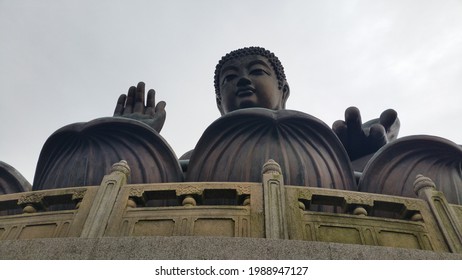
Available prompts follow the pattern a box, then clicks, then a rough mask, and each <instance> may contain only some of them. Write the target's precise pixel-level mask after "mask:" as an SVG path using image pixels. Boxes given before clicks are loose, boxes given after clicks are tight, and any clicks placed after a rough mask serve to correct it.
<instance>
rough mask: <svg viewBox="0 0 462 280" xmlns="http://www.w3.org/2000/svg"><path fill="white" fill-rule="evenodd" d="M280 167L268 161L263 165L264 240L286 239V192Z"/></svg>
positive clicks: (272, 161)
mask: <svg viewBox="0 0 462 280" xmlns="http://www.w3.org/2000/svg"><path fill="white" fill-rule="evenodd" d="M281 173H282V172H281V167H280V166H279V164H278V163H277V162H275V161H274V160H272V159H270V160H268V161H267V162H266V163H265V164H264V165H263V170H262V181H263V199H264V209H265V233H266V238H274V239H288V238H289V237H288V231H287V219H286V192H285V188H284V179H283V176H282V174H281Z"/></svg>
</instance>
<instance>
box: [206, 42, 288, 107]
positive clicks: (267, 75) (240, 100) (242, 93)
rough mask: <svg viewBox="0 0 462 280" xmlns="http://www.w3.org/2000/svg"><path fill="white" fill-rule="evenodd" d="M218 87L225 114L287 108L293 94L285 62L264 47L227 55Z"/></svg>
mask: <svg viewBox="0 0 462 280" xmlns="http://www.w3.org/2000/svg"><path fill="white" fill-rule="evenodd" d="M214 84H215V94H216V101H217V106H218V109H219V110H220V113H221V114H222V115H224V114H227V113H229V112H232V111H235V110H238V109H243V108H252V107H260V108H267V109H272V110H281V109H285V106H286V101H287V98H288V97H289V93H290V89H289V85H288V83H287V81H286V76H285V74H284V67H283V66H282V64H281V62H280V61H279V59H278V58H277V57H276V56H275V55H274V54H273V53H272V52H270V51H268V50H266V49H264V48H260V47H248V48H242V49H238V50H235V51H232V52H230V53H228V54H226V55H225V56H223V57H222V58H221V60H220V61H219V62H218V64H217V66H216V68H215V77H214Z"/></svg>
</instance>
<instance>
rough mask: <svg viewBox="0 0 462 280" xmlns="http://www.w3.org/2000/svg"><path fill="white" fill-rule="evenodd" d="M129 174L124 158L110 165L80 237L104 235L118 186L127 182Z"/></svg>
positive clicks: (117, 192) (118, 189)
mask: <svg viewBox="0 0 462 280" xmlns="http://www.w3.org/2000/svg"><path fill="white" fill-rule="evenodd" d="M129 175H130V167H129V166H128V164H127V162H126V161H125V160H122V161H120V162H118V163H115V164H114V165H113V166H112V169H111V173H110V174H109V175H106V176H104V178H103V181H102V182H101V185H100V186H99V187H98V192H97V193H96V195H95V200H94V202H93V205H92V207H91V209H90V212H89V213H88V218H87V220H86V221H85V225H84V227H83V229H82V234H81V236H80V237H84V238H91V237H102V236H103V235H104V231H105V230H106V226H107V223H108V220H109V216H110V215H111V212H112V209H113V207H114V203H115V201H116V199H117V195H118V194H119V191H120V188H121V187H122V186H123V185H125V184H126V183H127V179H128V176H129Z"/></svg>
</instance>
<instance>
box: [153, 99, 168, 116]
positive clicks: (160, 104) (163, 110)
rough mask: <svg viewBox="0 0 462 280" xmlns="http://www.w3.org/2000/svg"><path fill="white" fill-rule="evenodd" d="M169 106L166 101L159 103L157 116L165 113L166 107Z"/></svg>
mask: <svg viewBox="0 0 462 280" xmlns="http://www.w3.org/2000/svg"><path fill="white" fill-rule="evenodd" d="M166 105H167V103H165V101H159V103H157V105H156V110H155V112H156V114H157V113H161V112H165V106H166Z"/></svg>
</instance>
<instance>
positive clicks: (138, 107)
mask: <svg viewBox="0 0 462 280" xmlns="http://www.w3.org/2000/svg"><path fill="white" fill-rule="evenodd" d="M144 89H145V84H144V83H143V82H139V83H138V85H137V86H136V92H135V100H134V105H133V113H141V114H143V113H144Z"/></svg>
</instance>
